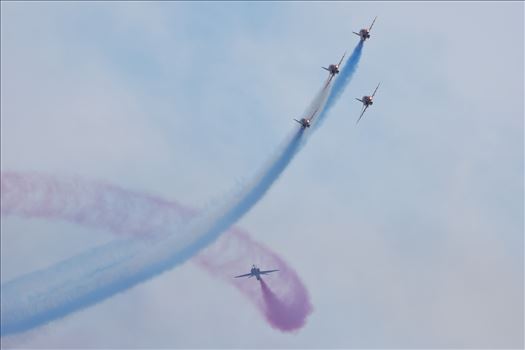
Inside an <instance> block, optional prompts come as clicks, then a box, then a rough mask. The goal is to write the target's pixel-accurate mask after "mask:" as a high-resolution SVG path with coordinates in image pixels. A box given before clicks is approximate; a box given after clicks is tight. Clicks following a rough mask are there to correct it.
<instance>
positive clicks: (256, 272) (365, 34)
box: [234, 17, 381, 281]
mask: <svg viewBox="0 0 525 350" xmlns="http://www.w3.org/2000/svg"><path fill="white" fill-rule="evenodd" d="M376 19H377V17H375V18H374V20H373V21H372V24H370V27H368V28H363V29H361V30H360V31H359V33H357V32H353V33H354V34H356V35H358V36H359V37H360V39H361V41H363V42H364V41H366V39H370V31H371V30H372V27H373V26H374V23H375V22H376ZM345 56H346V52H345V53H344V54H343V57H341V60H340V61H339V63H337V64H331V65H329V66H328V68H327V67H321V68H323V69H324V70H326V71H328V74H329V76H328V80H327V83H326V86H325V88H326V87H327V86H328V84H330V82H331V81H332V79H333V78H334V76H335V75H336V74H339V68H340V67H341V63H343V60H344V58H345ZM380 84H381V83H379V84H377V87H376V88H375V90H374V92H373V93H372V95H370V96H363V98H356V100H358V101H359V102H361V103H362V104H363V109H362V110H361V114H360V115H359V118H358V119H357V122H356V124H357V123H359V121H360V120H361V118H362V117H363V115H364V114H365V112H366V110H367V108H368V107H370V106H371V105H373V104H374V96H375V94H376V92H377V89H379V85H380ZM318 111H319V108H317V109H316V110H315V111H314V112H313V113H312V114H311V115H310V116H309V117H308V118H301V119H300V120H297V119H294V120H295V121H296V122H297V123H299V124H301V128H303V129H306V128H309V127H310V126H311V125H312V120H313V119H314V117H315V116H316V114H317V112H318ZM276 271H279V270H265V271H261V269H259V268H258V267H257V266H255V265H252V268H251V270H250V273H246V274H244V275H239V276H234V278H239V277H248V278H251V277H255V278H256V279H257V280H258V281H260V280H261V275H266V274H269V273H272V272H276Z"/></svg>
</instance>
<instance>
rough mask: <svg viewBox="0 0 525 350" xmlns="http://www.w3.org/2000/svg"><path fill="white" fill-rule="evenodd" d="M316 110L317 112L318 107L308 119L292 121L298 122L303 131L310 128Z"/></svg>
mask: <svg viewBox="0 0 525 350" xmlns="http://www.w3.org/2000/svg"><path fill="white" fill-rule="evenodd" d="M318 110H319V107H317V109H316V110H315V111H314V112H313V113H312V115H311V116H310V118H301V120H297V119H294V120H295V121H296V122H298V123H299V124H301V126H302V128H303V129H305V128H309V127H310V126H312V119H314V117H315V114H316V113H317V111H318Z"/></svg>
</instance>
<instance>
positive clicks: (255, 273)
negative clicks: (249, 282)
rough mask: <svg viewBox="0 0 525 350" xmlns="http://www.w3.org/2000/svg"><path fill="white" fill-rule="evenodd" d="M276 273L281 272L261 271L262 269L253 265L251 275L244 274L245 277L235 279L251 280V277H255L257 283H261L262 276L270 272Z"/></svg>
mask: <svg viewBox="0 0 525 350" xmlns="http://www.w3.org/2000/svg"><path fill="white" fill-rule="evenodd" d="M275 271H279V270H267V271H261V269H259V268H258V267H257V266H255V265H252V269H251V270H250V273H247V274H244V275H239V276H235V277H234V278H239V277H248V278H251V277H254V276H255V278H257V281H260V280H261V275H266V274H268V273H270V272H275Z"/></svg>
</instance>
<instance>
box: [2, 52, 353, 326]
mask: <svg viewBox="0 0 525 350" xmlns="http://www.w3.org/2000/svg"><path fill="white" fill-rule="evenodd" d="M359 46H362V44H359V45H358V47H359ZM354 51H355V50H354ZM355 63H356V64H357V61H356V62H355ZM347 66H348V63H347V64H346V65H345V69H346V68H347ZM340 78H341V77H338V79H336V82H335V83H334V84H337V81H338V80H339V79H340ZM343 88H344V85H343ZM328 90H329V87H326V88H323V89H322V90H321V93H322V94H328ZM334 93H335V94H337V93H340V91H339V90H333V91H331V94H330V95H329V96H328V101H330V96H331V95H332V94H334ZM322 101H323V102H324V100H322ZM333 101H334V102H335V99H334V100H333ZM334 102H331V103H332V104H333V103H334ZM327 103H328V102H327ZM323 107H324V106H319V107H318V108H319V110H321V111H323ZM323 115H324V114H323ZM306 117H308V116H306ZM320 121H322V118H320V120H319V121H318V122H317V124H319V122H320ZM314 129H315V128H314ZM309 134H311V133H309ZM304 135H305V134H304V129H302V128H301V129H298V130H297V131H296V132H294V133H293V134H292V135H291V137H290V138H289V140H288V141H287V142H286V143H285V144H284V146H283V147H282V148H280V149H279V150H278V152H277V154H276V156H275V157H274V158H273V159H272V161H270V162H269V164H268V165H267V166H266V167H263V168H262V170H261V172H260V173H259V174H258V175H257V176H256V177H255V179H254V181H252V183H251V184H250V185H248V186H246V187H245V188H244V189H243V190H242V191H240V192H239V193H238V194H237V195H235V196H232V198H230V199H229V200H225V201H224V204H223V205H222V206H220V207H218V208H216V210H213V208H212V210H208V211H207V212H205V213H204V214H202V215H200V216H199V217H196V218H194V219H192V220H189V221H188V222H180V223H177V225H175V227H172V228H170V230H173V231H174V233H173V234H170V235H166V236H160V237H155V238H154V239H151V240H148V241H144V240H141V241H137V240H132V239H128V240H121V241H115V242H112V243H109V244H107V245H105V246H101V247H98V248H95V249H92V250H90V251H88V252H86V253H84V254H80V255H78V256H76V257H73V258H71V259H68V260H65V261H63V262H61V263H59V264H56V265H54V266H52V267H50V268H48V269H44V270H40V271H35V272H33V273H29V274H27V275H24V276H21V277H18V278H16V279H14V280H11V281H9V282H7V283H5V284H3V285H2V299H1V318H2V323H1V334H2V335H7V334H12V333H17V332H22V331H25V330H29V329H31V328H34V327H37V326H39V325H42V324H45V323H47V322H50V321H52V320H55V319H59V318H61V317H64V316H66V315H68V314H70V313H72V312H75V311H78V310H80V309H83V308H85V307H87V306H90V305H93V304H95V303H97V302H100V301H102V300H104V299H106V298H109V297H111V296H113V295H115V294H117V293H120V292H123V291H125V290H126V289H128V288H131V287H133V286H135V285H137V284H138V283H141V282H144V281H146V280H148V279H150V278H152V277H154V276H156V275H158V274H160V273H162V272H164V271H166V270H168V269H170V268H173V267H174V266H176V265H179V264H181V263H183V262H185V261H186V260H188V259H189V258H191V257H192V256H194V255H195V254H197V253H198V252H199V251H200V250H201V249H203V248H204V247H206V246H207V245H209V244H210V243H212V242H213V241H214V240H216V239H217V238H218V236H219V235H220V234H221V233H222V232H224V231H225V230H227V229H228V228H229V227H230V226H231V225H233V224H234V223H235V222H236V221H237V220H238V219H240V218H241V217H242V216H243V215H244V214H246V213H247V212H248V211H249V210H250V209H251V208H252V207H253V206H254V205H255V204H256V203H257V202H258V201H259V200H260V199H261V198H262V197H263V196H264V194H266V192H267V191H268V190H269V188H270V187H271V185H272V184H273V183H274V182H275V181H276V180H277V179H278V178H279V176H280V175H281V174H282V172H283V171H284V169H285V168H286V167H287V165H288V164H289V163H290V162H291V160H292V159H293V157H294V156H295V154H297V152H298V151H299V150H300V148H301V146H302V145H304V143H305V141H306V138H305V137H304Z"/></svg>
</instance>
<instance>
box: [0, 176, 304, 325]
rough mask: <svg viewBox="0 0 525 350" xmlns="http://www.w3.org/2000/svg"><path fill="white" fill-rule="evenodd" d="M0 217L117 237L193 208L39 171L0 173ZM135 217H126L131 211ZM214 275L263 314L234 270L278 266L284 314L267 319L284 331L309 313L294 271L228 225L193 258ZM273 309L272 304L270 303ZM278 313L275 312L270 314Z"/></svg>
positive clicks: (275, 281)
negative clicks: (99, 231) (76, 226)
mask: <svg viewBox="0 0 525 350" xmlns="http://www.w3.org/2000/svg"><path fill="white" fill-rule="evenodd" d="M0 180H1V190H2V191H1V193H2V207H1V209H2V215H3V216H10V215H12V216H17V217H22V218H42V219H55V220H65V221H69V222H73V223H77V224H80V225H83V226H86V227H89V228H98V229H107V230H109V231H111V232H113V233H115V234H117V235H122V234H126V232H125V231H124V230H123V229H122V228H123V227H124V228H126V230H127V234H129V235H132V236H134V237H139V238H148V237H150V235H152V234H153V233H155V232H160V231H162V230H166V227H163V226H164V225H167V224H169V225H171V224H173V223H175V222H180V221H183V220H187V219H189V218H191V217H195V216H196V215H197V212H196V211H194V210H191V209H189V208H185V207H183V206H181V205H180V204H178V203H176V202H173V201H166V200H163V199H160V198H157V197H153V196H150V195H146V194H142V193H138V192H132V191H126V190H124V189H122V188H120V187H117V186H112V185H109V184H106V183H101V182H94V181H86V180H83V179H80V178H68V179H64V178H56V177H52V176H48V175H43V174H38V173H16V172H3V173H1V177H0ZM131 213H132V214H133V215H130V214H131ZM192 261H193V262H194V263H196V264H197V265H198V266H199V267H201V268H203V269H204V270H205V271H206V272H208V273H209V274H211V275H212V276H214V277H216V278H219V279H221V280H223V281H224V282H226V283H230V284H233V285H234V286H235V287H236V288H237V289H238V290H239V291H240V292H241V293H242V294H243V295H244V296H245V297H246V298H247V299H248V300H249V301H250V302H252V303H253V304H255V306H256V307H257V308H258V310H259V312H261V314H263V315H265V316H266V315H267V309H268V307H267V305H266V303H265V301H266V299H264V298H263V294H262V293H261V292H260V291H258V290H257V286H256V285H257V284H256V283H253V281H250V280H238V279H233V278H232V276H231V273H233V272H234V271H245V270H246V269H248V268H249V266H251V264H252V263H253V262H257V264H259V265H261V266H274V267H278V268H279V270H280V272H279V274H274V276H272V278H271V282H272V285H273V286H275V287H274V291H273V292H272V293H276V294H277V295H276V296H275V298H276V299H277V300H279V306H280V307H281V312H282V313H283V314H286V315H288V316H287V317H286V318H285V319H284V320H287V322H285V323H283V318H269V319H268V318H267V320H268V322H270V324H271V325H272V326H273V327H274V328H277V329H280V330H282V331H291V330H296V329H298V328H300V327H302V326H303V325H304V323H305V322H306V318H307V317H308V315H309V314H310V313H311V311H312V306H311V303H310V300H309V296H308V291H307V290H306V288H305V286H304V284H303V283H302V282H301V280H300V279H299V276H298V275H297V273H296V272H295V271H294V270H293V269H292V268H291V267H290V266H288V265H287V264H286V262H285V261H284V260H283V259H282V258H280V257H279V256H278V255H277V254H275V253H273V252H272V251H271V250H270V249H269V248H267V247H265V246H264V245H262V244H260V243H258V242H256V241H254V240H253V239H251V238H250V237H249V236H248V235H247V234H246V233H245V232H243V231H241V230H239V229H236V228H232V229H230V230H229V232H228V234H225V235H223V236H221V237H220V238H219V239H218V240H217V242H216V243H215V244H213V245H211V246H210V247H208V248H206V249H205V250H203V251H202V252H201V253H200V254H199V255H198V256H196V257H195V258H194V259H192ZM273 309H275V307H273ZM273 314H276V312H273Z"/></svg>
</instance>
